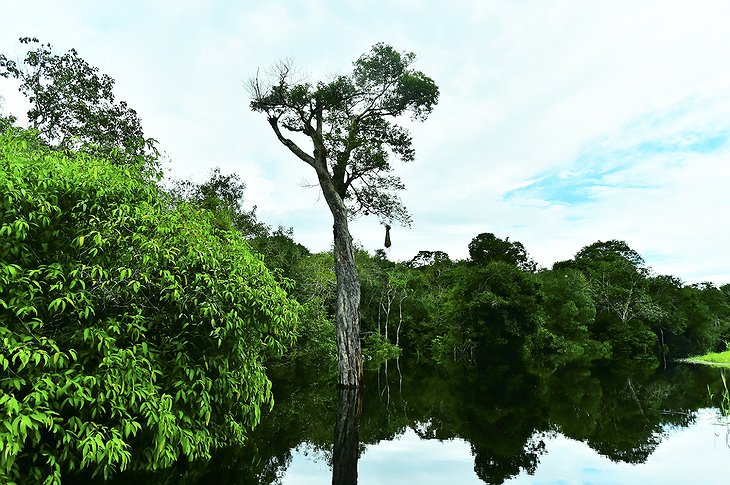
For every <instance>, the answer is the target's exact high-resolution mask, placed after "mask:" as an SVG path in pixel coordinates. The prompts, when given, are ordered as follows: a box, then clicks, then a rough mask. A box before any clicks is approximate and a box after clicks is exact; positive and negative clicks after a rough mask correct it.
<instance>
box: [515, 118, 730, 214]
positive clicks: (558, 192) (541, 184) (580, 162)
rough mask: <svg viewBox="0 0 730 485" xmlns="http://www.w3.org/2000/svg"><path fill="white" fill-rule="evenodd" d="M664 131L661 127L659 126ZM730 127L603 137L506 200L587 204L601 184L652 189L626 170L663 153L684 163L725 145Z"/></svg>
mask: <svg viewBox="0 0 730 485" xmlns="http://www.w3.org/2000/svg"><path fill="white" fill-rule="evenodd" d="M657 131H660V130H657ZM728 134H729V133H728V131H720V132H717V131H716V132H709V133H699V132H691V133H682V134H679V135H673V136H665V137H658V138H656V139H649V140H646V141H642V142H640V143H637V144H634V145H631V146H620V145H619V146H616V145H613V146H606V142H605V141H602V142H599V143H594V144H592V146H589V147H588V148H586V149H585V150H584V151H583V153H581V155H579V156H578V157H577V158H576V159H575V160H574V161H573V162H572V163H571V164H570V165H569V166H568V167H567V168H563V169H560V170H557V169H555V170H551V171H548V172H546V173H543V174H542V175H541V176H540V177H539V178H538V179H537V180H536V181H535V182H533V183H531V184H529V185H527V186H524V187H520V188H519V189H515V190H511V191H509V192H507V193H506V194H505V195H504V197H503V198H504V200H515V199H521V198H530V199H540V200H544V201H546V202H552V203H556V204H567V205H576V204H585V203H590V202H592V201H593V200H594V198H595V194H596V192H597V190H598V189H600V188H606V187H610V188H620V189H650V188H653V187H655V185H653V184H652V183H649V182H646V181H643V180H642V181H638V180H635V179H633V178H632V177H630V176H628V174H626V176H622V173H623V172H626V171H628V170H629V169H632V168H635V167H636V166H638V165H640V164H642V163H644V162H646V161H648V160H652V159H654V158H656V157H657V156H661V157H662V158H663V160H662V161H661V163H662V164H663V165H667V166H668V165H674V164H676V163H681V162H682V161H683V160H684V159H685V158H686V157H688V156H690V155H693V154H694V155H698V154H700V155H701V154H709V153H713V152H716V151H718V150H720V149H722V148H723V147H724V146H725V145H726V144H727V141H728Z"/></svg>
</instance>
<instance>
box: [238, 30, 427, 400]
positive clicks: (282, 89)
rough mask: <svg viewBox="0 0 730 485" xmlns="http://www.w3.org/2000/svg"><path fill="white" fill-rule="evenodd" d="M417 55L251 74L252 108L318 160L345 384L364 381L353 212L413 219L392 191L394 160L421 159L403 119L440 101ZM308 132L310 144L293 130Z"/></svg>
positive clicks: (297, 151) (395, 186)
mask: <svg viewBox="0 0 730 485" xmlns="http://www.w3.org/2000/svg"><path fill="white" fill-rule="evenodd" d="M414 61H415V54H413V53H401V52H398V51H396V50H395V49H393V48H392V47H391V46H388V45H385V44H382V43H380V44H376V45H374V46H373V47H372V49H371V50H370V52H368V53H366V54H363V55H362V56H361V57H360V58H359V59H358V60H356V61H355V62H354V68H353V70H352V73H351V74H349V75H341V76H337V77H335V78H334V79H332V80H330V81H320V82H318V83H316V84H312V83H309V82H306V81H304V80H301V79H297V75H296V73H295V72H294V71H293V69H292V65H291V63H287V62H282V63H279V64H278V65H276V66H275V67H274V68H273V69H272V70H271V72H270V74H269V75H268V76H266V77H265V78H262V77H260V76H258V75H257V76H256V77H255V78H253V79H252V80H251V84H250V89H251V95H252V98H253V99H252V101H251V109H253V110H254V111H257V112H261V113H264V114H265V115H266V117H267V119H268V122H269V124H270V125H271V128H272V129H273V130H274V133H275V134H276V137H277V139H278V140H279V141H280V142H281V143H282V144H283V145H284V146H286V147H287V148H288V149H289V150H290V151H291V152H292V153H293V154H294V155H296V157H297V158H299V159H300V160H302V161H303V162H305V163H307V164H308V165H310V166H311V167H312V168H313V169H314V170H315V172H316V174H317V179H318V181H319V185H320V187H321V189H322V193H323V194H324V198H325V200H326V201H327V205H328V206H329V209H330V212H331V213H332V219H333V223H334V224H333V225H334V258H335V273H336V276H337V313H336V323H337V344H338V352H339V383H340V385H342V386H347V387H356V386H359V385H360V381H361V376H362V358H361V355H360V335H359V334H360V316H359V313H360V283H359V279H358V274H357V270H356V267H355V256H354V251H353V246H352V236H351V235H350V229H349V225H348V221H349V219H351V218H352V217H354V216H357V215H360V214H362V215H369V214H374V215H377V216H378V217H379V218H380V219H381V221H382V222H384V223H390V222H393V221H398V222H401V223H404V224H406V225H407V224H408V223H409V222H410V217H409V215H408V213H407V211H406V210H405V207H403V205H402V204H401V202H400V199H399V198H398V197H397V195H396V194H395V193H394V192H395V191H397V190H401V189H403V188H404V186H403V184H402V182H401V181H400V179H399V178H398V177H395V176H393V175H392V174H391V172H392V170H393V167H392V165H391V161H392V160H393V159H396V160H398V159H399V160H402V161H406V162H408V161H411V160H413V159H414V155H415V152H414V149H413V147H412V139H411V136H410V134H409V132H408V130H407V129H406V128H404V127H403V126H400V125H398V124H396V121H398V120H399V119H401V117H402V116H403V115H405V114H410V115H411V118H412V119H414V120H420V121H423V120H425V119H426V118H427V117H428V115H429V114H430V113H431V111H432V110H433V108H434V106H435V105H436V103H437V102H438V96H439V91H438V87H437V86H436V84H435V83H434V82H433V80H432V79H430V78H429V77H427V76H426V75H425V74H423V73H422V72H420V71H416V70H414V69H412V68H411V65H412V64H413V62H414ZM291 133H293V134H294V135H295V136H296V135H298V136H299V137H300V138H301V135H304V137H305V138H304V140H306V143H307V145H302V144H300V143H297V142H295V141H294V140H292V139H291V138H288V137H287V136H291V135H289V134H291Z"/></svg>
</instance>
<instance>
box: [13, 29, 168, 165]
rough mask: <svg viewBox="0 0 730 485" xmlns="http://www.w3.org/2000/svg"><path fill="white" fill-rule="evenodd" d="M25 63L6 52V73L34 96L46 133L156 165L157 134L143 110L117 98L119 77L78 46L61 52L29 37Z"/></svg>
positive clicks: (33, 122)
mask: <svg viewBox="0 0 730 485" xmlns="http://www.w3.org/2000/svg"><path fill="white" fill-rule="evenodd" d="M20 42H21V43H22V44H24V45H27V46H29V48H30V50H28V52H27V53H26V56H25V59H24V60H23V62H22V63H20V64H18V62H16V61H14V60H12V59H8V58H7V56H5V55H3V54H0V77H5V78H14V79H16V80H18V81H19V82H20V85H19V87H18V89H19V91H20V92H21V93H23V95H25V96H26V97H27V98H28V101H29V102H30V109H29V110H28V113H27V115H28V123H29V124H30V126H31V127H32V128H36V129H37V130H38V132H39V134H40V136H41V138H42V139H43V140H44V141H46V142H47V143H48V144H50V145H52V146H56V147H59V148H63V149H80V148H84V149H85V150H86V151H91V152H92V153H93V154H94V155H97V156H102V157H104V158H106V159H107V160H110V161H111V162H113V163H115V164H120V165H126V164H130V163H140V162H143V163H145V164H146V165H150V166H153V167H154V166H155V160H156V158H157V155H158V153H157V150H156V148H155V144H156V140H154V139H153V138H145V136H144V132H143V130H142V123H141V121H140V118H139V116H138V115H137V112H136V111H135V110H133V109H132V108H130V107H129V106H128V105H127V103H126V102H124V101H119V102H116V101H115V99H114V93H113V89H114V79H112V78H111V77H109V76H108V75H106V74H100V73H99V69H98V68H96V67H94V66H91V65H89V63H88V62H86V61H85V60H84V59H82V58H81V57H79V55H78V53H77V52H76V50H75V49H71V50H69V51H68V52H66V53H65V54H62V55H59V54H55V53H54V52H53V48H52V46H51V44H41V43H39V41H38V39H35V38H30V37H24V38H22V39H20Z"/></svg>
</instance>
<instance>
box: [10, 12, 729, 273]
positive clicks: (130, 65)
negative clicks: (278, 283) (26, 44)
mask: <svg viewBox="0 0 730 485" xmlns="http://www.w3.org/2000/svg"><path fill="white" fill-rule="evenodd" d="M728 14H730V4H728V3H727V2H722V1H696V2H692V3H691V4H690V3H687V2H680V1H646V2H630V1H627V0H626V1H614V2H584V1H561V2H559V3H555V2H552V3H534V2H529V3H528V2H501V1H471V2H470V1H461V2H449V3H434V4H431V5H429V7H428V8H424V7H423V6H422V4H421V3H420V2H411V1H408V2H405V1H401V2H358V1H351V2H341V3H340V2H338V3H334V2H325V1H314V0H312V1H307V2H285V1H272V2H264V3H260V4H255V5H254V4H251V3H240V2H226V1H219V2H211V3H198V2H182V3H181V2H152V3H150V2H132V3H125V4H108V3H98V2H85V1H70V2H64V3H63V4H59V3H56V2H50V1H45V2H43V1H39V2H33V3H32V4H27V3H26V4H21V3H16V4H13V6H12V7H10V8H8V9H6V11H5V12H4V16H5V19H4V28H3V31H2V32H0V52H3V53H10V54H13V55H15V53H18V52H21V51H22V49H20V48H19V46H18V44H17V37H19V36H24V35H31V36H32V35H35V36H38V37H39V38H41V39H42V40H43V41H48V42H51V43H53V44H54V45H55V46H56V47H58V48H59V49H68V48H70V47H75V48H77V49H78V50H79V52H80V54H81V55H82V57H84V58H85V59H87V60H88V61H89V62H91V63H92V64H94V65H97V66H99V67H100V69H101V70H102V71H103V72H107V73H109V74H110V75H111V76H112V77H114V78H115V79H116V80H117V93H118V97H119V98H120V99H125V100H127V101H128V102H129V104H130V105H131V106H133V107H134V108H136V109H137V110H138V111H139V113H140V115H141V117H142V119H143V123H144V126H145V128H146V131H147V133H148V134H149V135H151V136H155V137H156V138H158V139H159V140H160V143H161V148H162V149H163V150H165V151H166V152H167V153H168V155H169V156H170V158H171V159H172V160H173V163H172V172H173V174H174V175H177V176H184V177H191V178H196V179H198V180H200V179H202V178H203V177H205V175H206V174H207V173H208V171H209V170H210V168H212V167H213V166H217V165H218V166H221V167H222V169H223V170H224V171H228V172H230V171H237V172H239V173H241V175H242V177H243V178H244V180H246V182H247V185H248V187H249V189H248V191H247V202H248V204H250V205H253V204H256V205H258V207H259V215H260V216H261V217H262V218H263V219H264V220H265V221H267V222H269V223H272V224H274V225H276V224H279V223H282V224H284V225H291V226H293V227H294V230H295V234H296V235H297V237H298V238H299V239H301V240H302V242H303V243H304V244H306V245H308V246H310V247H311V248H312V249H314V250H324V249H327V248H328V247H329V245H330V238H331V227H330V226H331V222H330V216H329V213H328V212H327V209H326V207H325V205H324V204H323V203H322V202H321V201H320V202H317V199H318V197H317V195H316V192H315V191H313V190H311V189H310V190H307V189H303V188H301V187H300V182H301V181H302V179H307V180H309V181H314V177H313V174H312V173H310V172H311V170H309V167H306V166H304V165H303V164H301V162H298V161H297V160H296V159H294V158H293V157H291V156H290V154H289V153H288V152H286V150H285V149H283V147H281V146H279V145H278V144H277V142H276V140H275V138H274V136H273V134H272V133H270V130H269V129H268V126H267V125H266V123H265V120H264V119H263V118H262V117H261V116H260V115H258V114H256V113H252V112H250V110H249V109H248V95H247V93H246V91H245V89H244V81H245V80H246V79H248V78H249V77H251V76H253V75H254V74H255V73H256V69H257V68H259V67H265V66H267V65H269V64H271V63H272V62H273V61H276V60H277V59H280V58H282V57H292V58H294V59H295V60H296V62H297V64H298V65H299V66H301V67H302V68H303V69H304V70H305V71H306V72H308V73H309V74H310V75H311V77H312V79H317V78H319V77H322V76H328V75H331V74H332V73H334V72H342V71H347V70H348V69H349V67H350V63H351V62H352V61H353V60H354V59H355V58H356V57H357V56H358V55H359V54H361V53H362V52H364V51H365V50H367V48H368V47H369V46H370V45H372V44H373V43H375V42H377V41H385V42H388V43H391V44H393V45H395V46H396V47H397V48H399V49H407V50H412V51H415V52H416V53H417V54H418V56H419V59H418V64H417V67H418V68H420V69H422V70H423V71H424V72H425V73H427V74H428V75H430V76H432V77H433V78H434V80H435V81H436V82H437V84H438V85H439V87H440V89H441V101H440V104H439V106H437V108H436V111H435V112H434V114H433V115H432V117H431V118H430V119H429V120H428V121H426V122H425V123H424V124H416V125H414V126H413V134H414V143H415V148H416V152H417V160H416V162H415V163H413V164H410V165H407V166H403V167H399V170H398V173H399V174H400V175H401V176H402V178H403V181H404V182H405V183H406V186H407V187H408V190H407V192H405V193H404V194H403V199H404V201H405V202H406V203H407V204H408V206H409V207H410V209H411V211H412V213H413V219H414V226H413V229H412V230H411V231H408V232H406V231H404V230H401V229H399V228H395V229H394V244H395V245H394V247H393V248H392V250H391V251H392V252H391V257H393V258H396V259H408V258H410V257H412V256H413V255H414V254H415V253H416V252H417V251H418V250H420V249H441V250H445V251H448V252H449V253H451V254H452V256H454V257H464V256H466V245H467V244H468V242H469V240H470V239H471V238H472V237H473V236H475V235H476V234H478V233H479V232H484V231H491V232H494V233H495V234H497V235H499V236H502V237H505V236H510V237H511V238H512V239H517V240H520V241H522V242H523V243H524V244H525V245H526V247H527V249H528V250H529V251H530V252H532V253H533V254H534V255H535V256H536V258H537V259H538V260H539V261H540V262H541V263H542V264H544V265H549V264H551V263H552V262H553V261H555V260H556V259H565V258H569V257H571V256H572V255H573V254H574V253H575V252H576V251H577V250H578V249H580V247H582V246H583V245H586V244H590V243H592V242H594V241H595V240H597V239H599V238H603V239H609V238H620V239H626V240H627V242H629V244H631V245H632V246H634V247H635V248H636V249H637V250H639V251H640V252H642V253H644V254H646V255H652V256H651V257H653V258H654V259H653V260H652V259H651V257H649V256H647V259H648V262H649V263H650V264H652V265H653V266H655V267H656V268H657V270H661V271H662V272H670V273H675V274H677V275H678V276H680V277H683V278H685V279H687V280H689V281H698V280H703V279H713V280H714V281H716V282H718V283H724V282H728V281H730V267H728V263H725V262H724V261H725V260H726V259H727V258H726V257H725V250H726V249H725V248H726V247H727V246H728V243H730V236H729V235H728V229H726V226H728V225H727V224H726V223H724V221H725V219H726V216H725V213H726V211H727V202H726V201H725V200H724V197H723V194H724V192H725V190H726V188H725V184H723V181H724V180H728V178H727V176H728V173H727V169H726V168H725V167H727V166H728V164H727V162H726V160H727V154H726V153H725V152H724V151H715V152H713V153H709V154H708V153H694V154H688V155H687V156H685V158H684V159H683V160H681V161H675V162H676V163H675V164H674V165H672V166H668V165H667V163H665V162H666V160H664V159H662V158H661V156H660V155H657V154H645V155H646V156H644V155H643V154H641V153H637V154H636V157H635V159H633V160H634V162H632V163H635V164H636V166H635V167H633V168H630V169H627V170H626V171H625V172H623V173H622V175H621V176H622V177H628V176H632V177H637V178H641V179H644V180H649V181H651V184H649V185H652V188H646V189H637V188H621V186H620V184H619V185H615V186H612V187H600V188H596V189H595V190H596V191H595V194H596V196H595V198H594V200H593V201H592V202H591V203H590V204H581V203H574V204H564V203H563V204H556V203H552V202H550V201H544V200H540V199H536V198H534V197H533V198H530V199H526V198H522V199H517V198H514V199H508V200H505V199H503V196H504V194H505V193H507V192H509V191H511V190H514V189H516V188H518V187H524V186H525V185H526V184H527V182H528V181H534V180H538V179H539V178H540V177H541V176H543V175H544V174H545V173H559V172H560V171H563V172H564V173H569V172H571V171H577V172H580V171H581V167H580V166H575V163H576V160H579V159H580V157H581V155H585V154H586V153H590V150H593V149H595V148H596V147H602V149H603V151H604V152H606V153H614V152H616V151H618V150H619V148H621V147H637V146H640V145H641V144H642V142H643V141H646V140H657V139H663V140H670V141H671V140H676V143H677V144H679V145H681V144H682V143H686V142H687V141H689V140H691V137H692V136H699V135H701V134H703V133H707V132H722V131H723V130H727V129H728V128H730V126H728V125H729V124H730V122H728V121H727V120H729V119H730V117H728V116H727V115H728V113H729V112H730V88H729V87H728V86H730V67H728V66H730V62H729V61H730V50H728V49H727V48H726V46H727V45H730V30H728V29H727V28H726V25H725V23H726V19H727V18H728ZM4 85H5V84H4V83H3V84H0V89H2V90H3V91H2V95H3V96H5V98H6V103H5V104H6V108H7V109H9V110H12V111H16V112H17V107H18V106H19V104H18V103H19V101H18V96H17V94H14V93H12V92H5V90H4V89H5V88H4ZM672 109H676V110H677V111H676V112H672ZM652 117H653V118H652ZM652 119H654V122H649V121H647V120H652ZM664 134H667V136H669V138H667V137H666V136H664ZM660 135H661V136H660ZM672 136H673V137H675V138H671V137H672ZM587 150H588V152H587ZM353 232H354V237H355V239H357V240H360V241H361V242H362V243H363V244H364V245H365V246H366V247H367V248H369V249H371V250H372V249H375V248H377V247H380V245H381V244H382V228H380V227H379V226H378V224H377V221H375V220H360V221H356V222H355V223H354V224H353Z"/></svg>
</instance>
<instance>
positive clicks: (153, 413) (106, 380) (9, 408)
mask: <svg viewBox="0 0 730 485" xmlns="http://www.w3.org/2000/svg"><path fill="white" fill-rule="evenodd" d="M0 224H1V225H0V339H1V342H2V345H1V346H0V369H2V374H1V376H2V377H1V378H0V417H2V425H0V482H3V483H5V482H9V481H14V480H21V479H24V480H27V481H29V482H40V481H41V480H43V477H44V476H45V477H46V478H45V480H46V482H47V483H58V482H60V477H61V474H62V473H65V472H67V471H73V470H88V471H90V472H92V473H93V474H102V475H103V476H104V477H106V476H108V475H109V474H110V473H112V472H114V471H117V470H124V469H125V468H129V467H135V468H146V469H156V468H161V467H166V466H170V465H171V464H173V463H174V462H175V461H176V460H178V459H179V458H181V457H185V458H186V459H189V460H195V459H199V458H205V457H208V456H209V453H210V451H211V449H213V448H215V447H219V446H222V445H230V444H237V443H241V442H242V441H244V439H245V436H246V431H247V430H249V429H250V428H252V427H253V426H255V425H256V424H257V422H258V420H259V416H260V409H261V407H262V406H264V405H271V404H272V403H273V401H272V394H271V384H270V382H269V380H268V378H267V377H266V374H265V368H264V366H263V359H264V357H265V356H266V355H267V354H269V353H279V352H281V351H282V350H283V349H284V347H285V345H287V344H288V343H290V341H291V339H292V336H293V334H294V327H295V324H296V321H297V315H298V310H299V307H298V305H297V304H296V302H294V301H293V300H290V299H289V298H288V297H287V295H286V292H285V290H284V289H282V288H281V287H280V286H279V285H278V284H277V283H276V281H275V280H274V278H273V277H272V276H271V274H270V273H269V272H268V270H267V269H266V267H265V266H264V265H263V263H262V262H261V260H260V259H259V258H257V257H256V256H254V255H253V254H252V253H251V252H250V250H249V248H248V246H247V244H246V243H245V242H244V241H243V240H242V239H241V237H240V236H239V235H237V233H236V232H234V231H232V230H230V228H225V227H220V225H216V224H214V223H213V220H212V216H211V215H210V214H209V213H208V212H205V211H203V210H199V209H194V208H192V207H190V206H188V205H186V204H180V205H178V206H175V207H173V206H172V205H171V204H169V203H165V202H164V200H163V198H162V197H161V194H160V192H159V191H158V189H157V188H156V186H155V184H154V182H153V181H150V180H145V179H144V178H143V176H142V175H140V174H139V172H135V170H134V169H133V168H132V167H129V166H127V167H120V166H113V165H111V164H110V163H108V162H106V161H104V160H99V159H97V158H93V157H91V156H89V155H85V154H81V153H77V154H73V153H71V154H65V155H64V154H60V153H58V152H54V151H51V150H49V149H47V148H44V147H43V146H42V144H41V143H40V142H38V140H37V138H36V136H35V135H33V133H31V132H25V131H19V130H16V129H10V130H8V131H6V132H5V133H4V134H1V135H0Z"/></svg>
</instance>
